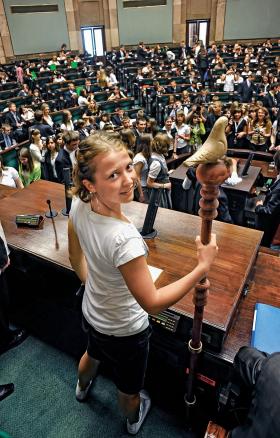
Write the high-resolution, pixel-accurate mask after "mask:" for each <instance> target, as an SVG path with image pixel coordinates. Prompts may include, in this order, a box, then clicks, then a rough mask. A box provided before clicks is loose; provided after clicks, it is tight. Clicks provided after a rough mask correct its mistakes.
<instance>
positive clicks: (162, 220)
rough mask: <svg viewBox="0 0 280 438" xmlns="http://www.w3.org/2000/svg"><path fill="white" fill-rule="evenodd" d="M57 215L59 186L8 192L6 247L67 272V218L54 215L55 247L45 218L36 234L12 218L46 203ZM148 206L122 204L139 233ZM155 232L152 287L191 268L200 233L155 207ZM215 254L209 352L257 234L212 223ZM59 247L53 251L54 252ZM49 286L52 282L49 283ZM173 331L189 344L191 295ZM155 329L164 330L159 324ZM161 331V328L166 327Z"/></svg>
mask: <svg viewBox="0 0 280 438" xmlns="http://www.w3.org/2000/svg"><path fill="white" fill-rule="evenodd" d="M47 199H50V200H51V201H52V208H54V209H55V210H57V211H58V212H60V211H61V210H62V208H63V207H64V206H65V205H64V204H65V199H64V186H63V185H60V184H56V183H51V182H48V181H37V182H35V183H33V184H31V185H30V186H28V187H27V188H25V189H23V190H19V191H16V192H14V191H13V192H12V194H11V196H7V197H5V198H3V199H2V200H1V202H0V217H1V221H2V225H3V228H4V231H5V233H6V237H7V241H8V244H9V245H10V246H11V247H12V248H14V249H15V250H20V251H23V252H25V253H26V254H31V255H32V256H33V257H36V258H39V259H40V260H45V261H46V262H48V263H50V264H53V265H58V266H61V267H63V268H65V269H67V270H71V267H70V263H69V259H68V242H67V218H66V217H64V216H63V215H62V214H59V215H58V216H57V217H56V218H55V219H54V223H55V227H56V232H57V242H56V239H55V232H54V228H53V224H52V220H51V219H47V218H46V219H45V222H44V226H43V228H42V229H40V230H33V229H25V228H17V226H16V224H15V216H16V214H32V213H39V214H42V215H44V214H45V212H46V211H47V210H48V205H47V203H46V200H47ZM146 209H147V205H145V204H141V203H137V202H131V203H130V204H127V205H124V206H123V210H124V213H125V214H126V215H127V216H128V217H129V218H130V220H131V221H132V222H133V223H134V224H135V225H136V227H138V228H140V227H141V226H142V225H143V222H144V218H145V214H146ZM155 228H156V229H157V231H158V236H157V237H156V238H155V239H152V240H149V241H147V244H148V246H149V251H150V252H149V256H148V264H149V265H152V266H155V267H157V268H160V269H162V270H163V273H162V274H161V275H160V277H159V278H158V280H157V282H156V286H157V287H161V286H165V285H166V284H168V283H170V282H172V281H175V280H177V279H179V278H180V277H181V276H182V275H184V274H186V273H188V272H189V271H190V270H192V269H193V268H194V266H195V265H196V247H195V237H196V235H197V234H199V229H200V218H199V217H197V216H192V215H188V214H186V213H180V212H176V211H173V210H167V209H163V208H159V210H158V213H157V217H156V221H155ZM213 232H214V233H216V234H217V242H218V246H219V254H218V256H217V258H216V260H215V262H214V264H213V266H212V269H211V271H210V273H209V280H210V283H211V292H210V296H209V299H208V304H207V307H206V308H205V312H204V328H203V339H202V340H203V343H204V347H206V348H207V349H210V350H211V351H219V350H220V349H221V348H222V345H223V342H224V340H225V338H226V335H227V333H228V331H229V329H230V326H231V324H232V321H233V319H234V315H235V313H236V310H237V308H238V304H239V301H240V298H241V297H242V294H243V290H244V287H245V285H246V282H247V279H248V276H249V274H250V271H251V269H252V267H253V265H254V263H255V259H256V255H257V251H258V247H259V244H260V241H261V238H262V232H260V231H256V230H252V229H247V228H242V227H238V226H235V225H229V224H225V223H221V222H217V221H214V223H213ZM57 243H58V247H57ZM50 281H51V279H50ZM169 312H170V313H169V317H170V318H172V315H175V316H176V317H178V318H177V321H178V320H179V322H178V326H177V328H176V334H177V335H178V337H179V338H180V339H182V340H184V341H188V340H189V339H190V330H191V326H192V315H193V303H192V294H191V293H190V294H188V295H187V296H186V297H185V298H183V299H182V300H181V301H179V302H178V303H177V304H176V305H174V306H173V307H172V308H171V309H169ZM156 324H157V325H158V326H160V325H162V327H163V328H164V326H163V320H162V319H158V320H157V322H156ZM165 328H166V327H165Z"/></svg>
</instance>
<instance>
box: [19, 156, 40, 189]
mask: <svg viewBox="0 0 280 438" xmlns="http://www.w3.org/2000/svg"><path fill="white" fill-rule="evenodd" d="M18 173H19V177H20V179H21V181H22V183H23V185H24V187H26V186H28V185H29V184H31V183H32V182H33V181H37V180H39V179H41V166H40V163H36V162H34V161H33V159H32V156H31V153H30V150H29V149H28V148H21V150H20V152H19V172H18Z"/></svg>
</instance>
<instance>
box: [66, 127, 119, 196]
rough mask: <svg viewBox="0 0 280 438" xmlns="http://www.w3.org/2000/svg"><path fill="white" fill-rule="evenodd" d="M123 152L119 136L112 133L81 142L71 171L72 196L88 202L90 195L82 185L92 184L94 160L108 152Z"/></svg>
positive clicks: (91, 137)
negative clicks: (84, 181)
mask: <svg viewBox="0 0 280 438" xmlns="http://www.w3.org/2000/svg"><path fill="white" fill-rule="evenodd" d="M122 150H125V151H127V148H126V146H125V145H124V143H123V142H122V141H121V138H120V136H119V134H117V133H114V132H106V131H105V132H104V131H103V132H98V133H94V134H92V135H90V136H89V137H87V138H86V139H85V140H83V141H82V142H81V143H80V145H79V149H78V153H77V155H76V158H77V162H76V165H75V166H74V169H73V182H74V187H73V190H72V192H73V194H74V195H77V196H79V198H80V199H81V200H82V201H83V202H89V201H90V199H91V195H90V193H89V191H88V190H87V189H86V187H85V186H84V184H83V180H85V179H87V180H88V181H91V182H94V174H95V172H96V163H95V160H94V158H95V157H97V156H98V155H100V154H107V153H108V152H113V151H114V152H118V151H122Z"/></svg>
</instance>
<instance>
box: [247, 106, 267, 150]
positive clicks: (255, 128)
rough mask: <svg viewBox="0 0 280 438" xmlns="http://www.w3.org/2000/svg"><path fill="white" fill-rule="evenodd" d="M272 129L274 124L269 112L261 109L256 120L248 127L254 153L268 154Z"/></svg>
mask: <svg viewBox="0 0 280 438" xmlns="http://www.w3.org/2000/svg"><path fill="white" fill-rule="evenodd" d="M271 128H272V124H271V121H270V118H269V114H268V110H267V109H266V108H264V107H259V108H258V111H257V117H256V119H255V120H253V121H252V122H249V127H248V135H249V136H250V143H251V149H253V151H262V152H267V149H268V146H267V143H268V139H269V138H270V136H271Z"/></svg>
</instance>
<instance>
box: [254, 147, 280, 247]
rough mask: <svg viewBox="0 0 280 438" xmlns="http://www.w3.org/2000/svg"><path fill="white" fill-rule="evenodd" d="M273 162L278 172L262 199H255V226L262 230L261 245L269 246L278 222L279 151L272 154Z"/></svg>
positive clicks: (279, 188)
mask: <svg viewBox="0 0 280 438" xmlns="http://www.w3.org/2000/svg"><path fill="white" fill-rule="evenodd" d="M274 163H275V167H276V169H277V172H278V176H277V178H276V181H275V182H274V183H273V184H272V186H271V187H270V189H269V190H268V192H267V194H266V197H265V200H264V201H261V200H260V201H257V203H256V209H255V212H256V214H257V221H256V222H257V223H256V227H257V228H258V229H260V230H262V231H263V232H264V235H263V238H262V241H261V245H263V246H267V247H269V246H270V245H271V243H272V240H273V237H274V236H275V233H276V231H277V228H278V226H279V224H280V151H277V152H276V153H275V155H274Z"/></svg>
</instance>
